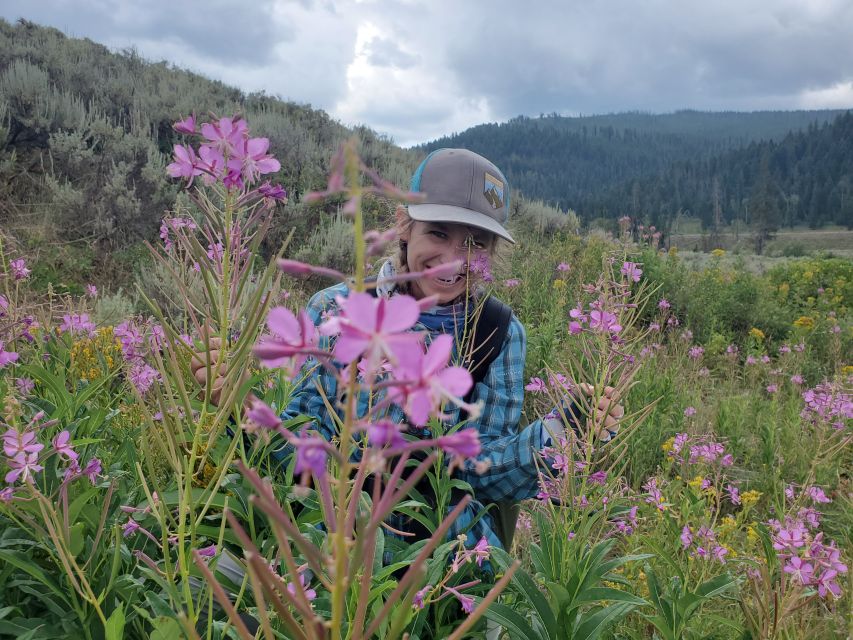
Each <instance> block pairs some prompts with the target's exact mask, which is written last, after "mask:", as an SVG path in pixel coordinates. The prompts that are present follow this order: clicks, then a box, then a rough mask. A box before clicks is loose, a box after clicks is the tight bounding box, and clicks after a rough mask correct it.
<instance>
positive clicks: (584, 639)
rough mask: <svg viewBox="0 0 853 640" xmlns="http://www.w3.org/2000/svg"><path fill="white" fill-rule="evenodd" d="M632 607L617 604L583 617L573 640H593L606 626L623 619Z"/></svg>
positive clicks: (630, 605)
mask: <svg viewBox="0 0 853 640" xmlns="http://www.w3.org/2000/svg"><path fill="white" fill-rule="evenodd" d="M634 607H635V605H633V604H630V603H626V602H618V603H616V604H611V605H609V606H607V607H604V608H603V609H600V610H598V611H596V612H595V613H593V614H592V615H591V616H588V617H587V616H585V617H584V618H583V621H582V622H581V624H580V626H578V630H577V633H575V635H574V637H573V640H595V638H598V636H600V635H601V633H602V632H603V631H604V630H605V629H606V628H607V626H608V625H610V624H613V623H614V622H616V621H617V620H620V619H621V618H624V617H625V616H626V615H628V612H630V611H631V610H632V609H633V608H634Z"/></svg>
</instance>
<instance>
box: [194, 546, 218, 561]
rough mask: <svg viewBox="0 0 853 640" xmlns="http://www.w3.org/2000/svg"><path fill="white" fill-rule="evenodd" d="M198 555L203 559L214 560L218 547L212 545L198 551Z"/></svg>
mask: <svg viewBox="0 0 853 640" xmlns="http://www.w3.org/2000/svg"><path fill="white" fill-rule="evenodd" d="M198 555H200V556H201V557H202V558H212V557H214V556H215V555H216V545H215V544H212V545H210V546H207V547H202V548H201V549H199V550H198Z"/></svg>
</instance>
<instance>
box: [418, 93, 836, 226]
mask: <svg viewBox="0 0 853 640" xmlns="http://www.w3.org/2000/svg"><path fill="white" fill-rule="evenodd" d="M841 113H843V111H841V110H835V111H829V110H827V111H763V112H753V113H734V112H723V113H707V112H698V111H679V112H676V113H672V114H662V115H652V114H643V113H623V114H612V115H601V116H585V117H576V118H567V117H560V116H545V117H540V118H526V117H519V118H515V119H513V120H510V121H509V122H506V123H502V124H486V125H480V126H477V127H473V128H471V129H468V130H466V131H463V132H462V133H458V134H455V135H453V136H448V137H445V138H441V139H439V140H435V141H433V142H430V143H428V144H426V145H424V146H423V147H421V148H422V149H423V150H424V151H431V150H433V149H437V148H441V147H448V146H453V147H465V148H468V149H471V150H473V151H476V152H478V153H482V154H483V155H485V156H487V157H489V158H490V159H491V160H493V161H494V162H495V163H496V164H498V166H500V167H501V168H503V169H504V171H505V172H506V174H507V177H508V178H509V180H510V183H511V184H513V185H514V186H515V187H516V188H518V189H520V190H521V191H522V192H524V193H525V194H526V195H528V196H529V197H535V198H542V199H544V200H545V201H547V202H550V203H553V204H555V205H558V206H559V207H561V208H563V209H568V208H573V209H575V210H576V211H577V212H578V213H579V214H580V215H581V216H582V217H584V218H587V219H589V218H591V217H594V216H596V215H599V214H600V213H602V210H601V205H602V201H601V196H602V194H603V193H605V192H610V191H613V192H614V193H615V192H616V191H615V190H617V188H618V187H619V186H620V185H625V184H632V181H634V180H636V179H639V178H643V177H648V176H654V175H658V174H660V173H661V172H663V171H665V170H667V169H668V168H669V167H671V166H672V165H674V164H675V163H678V162H687V161H692V162H695V161H697V160H707V159H710V158H712V157H715V156H718V155H720V154H723V153H725V152H727V151H729V150H732V149H736V148H740V147H743V146H745V145H748V144H751V143H754V142H757V141H760V140H780V139H782V138H784V137H785V136H786V135H787V134H788V133H789V132H790V131H798V130H801V129H805V128H807V127H809V126H810V125H812V124H823V123H826V122H829V121H831V120H832V119H833V118H835V117H836V116H838V115H839V114H841ZM633 195H634V194H632V196H633ZM622 205H623V206H620V207H617V208H616V209H619V210H620V211H622V212H624V211H625V210H629V209H630V208H631V207H630V201H626V202H623V203H622ZM611 209H612V208H608V209H607V210H606V211H604V213H605V214H606V215H614V216H615V215H621V213H619V212H618V211H616V209H612V210H611Z"/></svg>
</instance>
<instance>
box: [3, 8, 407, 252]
mask: <svg viewBox="0 0 853 640" xmlns="http://www.w3.org/2000/svg"><path fill="white" fill-rule="evenodd" d="M208 112H214V113H216V114H218V115H220V116H226V115H231V114H233V113H242V114H243V115H244V116H245V117H246V118H247V120H248V121H249V124H250V127H251V130H252V134H253V135H256V136H265V137H268V138H269V139H270V149H271V151H272V153H273V154H275V156H276V157H277V158H278V159H279V160H280V161H281V166H282V169H281V171H280V172H279V174H278V175H276V176H271V178H272V179H273V180H274V181H278V182H281V183H282V184H283V185H284V186H285V188H286V189H287V191H288V192H289V194H290V195H291V199H292V200H293V201H294V202H295V201H298V199H299V196H300V194H301V193H303V192H304V191H306V190H310V189H316V188H319V187H321V186H323V185H325V179H326V178H325V177H326V174H327V172H328V164H329V160H330V158H331V156H332V154H333V153H334V151H335V150H336V149H337V148H338V146H339V145H340V144H341V142H342V141H344V140H345V139H347V138H348V137H350V136H352V135H353V134H357V135H358V137H359V138H360V139H361V142H362V144H361V149H360V152H361V153H362V156H363V157H364V159H365V161H366V162H367V163H368V164H369V165H370V166H372V167H373V168H375V169H377V170H378V171H379V172H380V173H382V175H384V176H385V177H386V178H388V179H390V180H392V181H395V182H397V183H398V184H404V183H405V182H406V181H407V179H408V176H409V175H411V171H412V170H413V168H414V166H416V154H415V153H414V152H411V151H405V150H403V149H400V148H399V147H397V146H395V145H394V144H392V143H391V142H390V141H389V140H387V139H385V138H383V137H381V136H379V135H377V134H375V133H374V132H372V131H370V130H368V129H366V128H359V129H357V130H351V129H347V128H346V127H344V126H342V125H341V124H340V123H338V122H336V121H334V120H333V119H332V118H330V117H329V115H328V114H326V113H325V112H324V111H321V110H318V109H312V108H311V107H310V106H306V105H299V104H294V103H292V102H284V101H282V100H278V99H275V98H272V97H269V96H265V95H263V94H251V95H244V94H243V93H242V92H240V91H239V90H237V89H235V88H233V87H228V86H226V85H224V84H223V83H221V82H216V81H212V80H209V79H207V78H204V77H202V76H199V75H197V74H194V73H190V72H188V71H185V70H182V69H178V68H175V67H173V66H171V65H169V64H168V63H166V62H160V63H150V62H148V61H146V60H143V59H142V58H141V57H140V56H139V55H138V54H137V53H136V52H135V51H133V50H125V51H122V52H119V53H114V52H111V51H110V50H109V49H107V48H106V47H104V46H102V45H100V44H97V43H94V42H92V41H90V40H87V39H76V38H68V37H66V36H64V35H63V34H62V33H61V32H60V31H58V30H56V29H52V28H46V27H41V26H38V25H35V24H33V23H29V22H26V21H19V22H18V23H16V24H14V25H12V24H9V23H8V22H6V21H3V20H0V228H2V229H3V230H4V231H5V232H7V233H11V234H13V235H18V236H20V235H21V233H24V234H26V233H30V235H32V236H33V241H35V239H36V238H37V239H39V240H40V242H42V241H44V240H51V239H54V238H61V239H62V240H63V241H72V242H73V241H80V242H81V243H89V244H90V245H93V246H96V247H98V248H100V249H102V250H114V249H117V248H121V247H125V246H128V245H131V244H133V243H135V242H138V241H139V240H141V239H144V238H156V234H157V228H158V226H159V220H160V218H161V217H162V215H163V213H164V211H165V210H166V209H167V208H170V207H171V206H172V205H173V204H174V202H175V196H176V194H177V186H176V185H175V183H174V181H172V180H169V179H167V177H166V174H165V165H166V164H167V163H168V162H169V161H170V160H169V158H170V156H171V153H172V146H173V144H175V143H176V142H178V141H180V140H181V139H182V138H181V137H180V136H178V135H177V134H176V133H175V132H174V131H173V130H172V123H173V122H174V121H175V120H176V119H178V118H179V117H180V116H186V115H189V114H191V113H196V114H198V115H199V116H201V117H203V118H206V117H207V113H208ZM300 222H301V220H300ZM42 244H43V242H42Z"/></svg>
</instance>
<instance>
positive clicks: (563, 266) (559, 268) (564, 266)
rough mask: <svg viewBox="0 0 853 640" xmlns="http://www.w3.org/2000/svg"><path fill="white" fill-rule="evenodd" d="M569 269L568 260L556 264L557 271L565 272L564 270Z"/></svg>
mask: <svg viewBox="0 0 853 640" xmlns="http://www.w3.org/2000/svg"><path fill="white" fill-rule="evenodd" d="M569 269H571V266H570V265H569V263H568V262H561V263H560V264H558V265H557V271H563V272H565V271H568V270H569Z"/></svg>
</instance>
